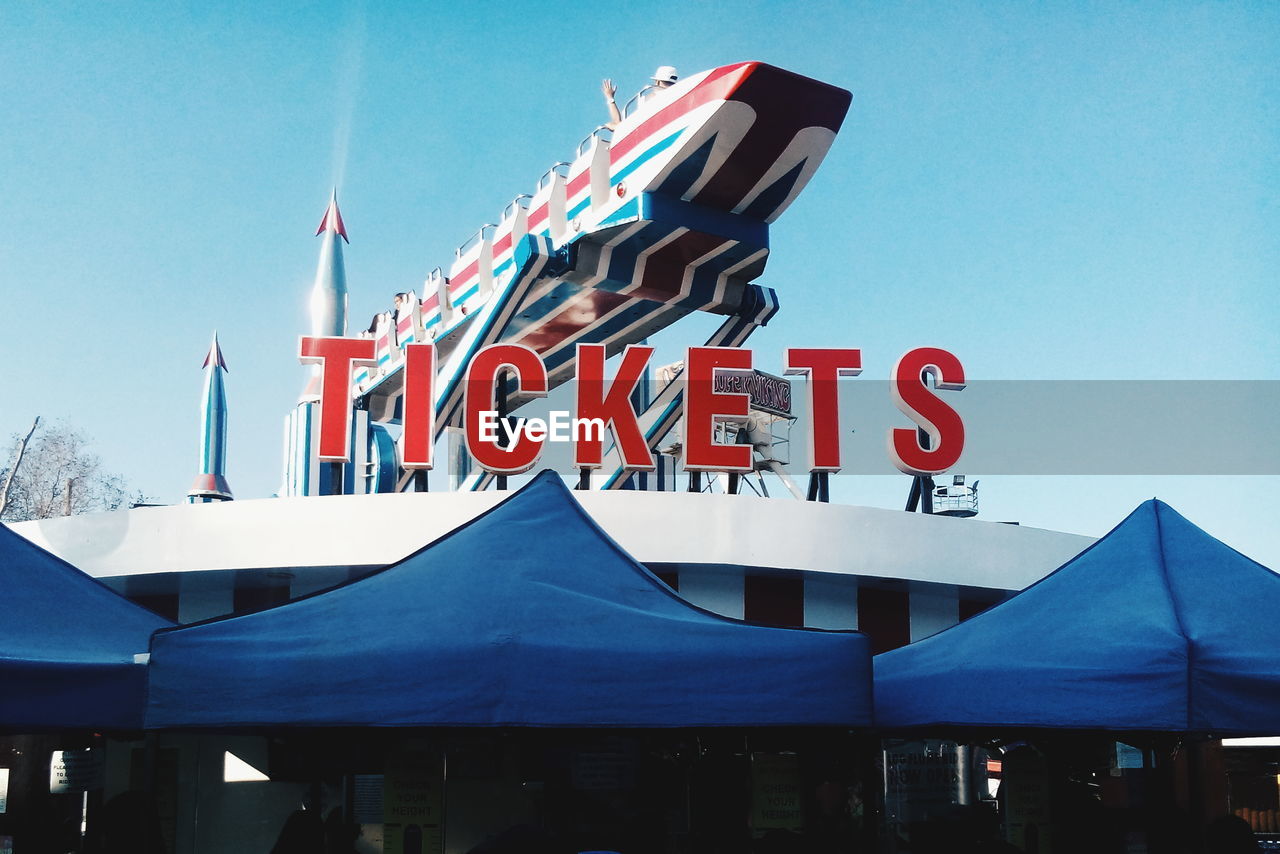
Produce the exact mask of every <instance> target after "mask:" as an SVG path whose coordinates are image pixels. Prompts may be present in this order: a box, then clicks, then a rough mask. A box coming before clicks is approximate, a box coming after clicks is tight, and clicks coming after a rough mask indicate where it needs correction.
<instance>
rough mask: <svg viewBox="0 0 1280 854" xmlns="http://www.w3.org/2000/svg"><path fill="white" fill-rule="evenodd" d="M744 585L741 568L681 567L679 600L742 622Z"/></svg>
mask: <svg viewBox="0 0 1280 854" xmlns="http://www.w3.org/2000/svg"><path fill="white" fill-rule="evenodd" d="M744 586H745V578H744V575H743V572H742V570H741V569H739V568H733V567H710V566H708V567H695V568H692V569H691V568H687V567H683V566H682V567H680V597H681V598H682V599H685V600H687V601H689V602H692V603H693V604H694V605H697V606H698V607H699V608H706V609H707V610H708V611H714V612H715V613H717V614H722V615H724V616H726V617H735V618H737V619H739V620H741V619H742V614H743V607H742V606H743V596H744Z"/></svg>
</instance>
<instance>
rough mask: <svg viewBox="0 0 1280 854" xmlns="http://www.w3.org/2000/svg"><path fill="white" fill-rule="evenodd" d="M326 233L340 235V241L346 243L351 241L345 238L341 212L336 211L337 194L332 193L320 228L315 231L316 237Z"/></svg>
mask: <svg viewBox="0 0 1280 854" xmlns="http://www.w3.org/2000/svg"><path fill="white" fill-rule="evenodd" d="M326 231H332V232H334V233H335V234H338V235H341V237H342V239H343V240H345V241H346V242H347V243H350V242H351V239H350V238H348V237H347V227H346V226H345V225H343V224H342V212H341V211H340V210H338V194H337V193H334V194H333V196H332V197H331V198H330V199H329V207H327V208H325V212H324V219H322V220H320V227H319V228H317V229H316V235H317V236H318V235H321V234H324V233H325V232H326Z"/></svg>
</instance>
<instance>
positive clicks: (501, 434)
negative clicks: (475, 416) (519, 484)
mask: <svg viewBox="0 0 1280 854" xmlns="http://www.w3.org/2000/svg"><path fill="white" fill-rule="evenodd" d="M498 420H499V421H502V422H504V426H505V422H506V420H507V371H505V370H503V371H500V372H499V373H498ZM498 447H499V448H505V447H507V431H506V430H505V429H499V430H498ZM493 485H494V488H495V489H497V490H498V491H499V492H504V491H506V488H507V476H506V475H505V474H500V475H497V476H495V477H494V479H493Z"/></svg>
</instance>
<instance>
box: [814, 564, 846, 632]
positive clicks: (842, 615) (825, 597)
mask: <svg viewBox="0 0 1280 854" xmlns="http://www.w3.org/2000/svg"><path fill="white" fill-rule="evenodd" d="M804 624H805V625H806V626H809V627H811V628H815V629H856V628H857V627H858V579H856V578H852V577H850V576H847V575H828V574H825V573H824V574H821V575H819V574H809V575H805V577H804Z"/></svg>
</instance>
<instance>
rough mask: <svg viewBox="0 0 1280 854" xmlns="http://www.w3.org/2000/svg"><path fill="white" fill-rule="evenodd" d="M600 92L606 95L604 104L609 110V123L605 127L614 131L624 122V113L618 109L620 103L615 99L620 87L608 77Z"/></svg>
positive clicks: (601, 85) (602, 83)
mask: <svg viewBox="0 0 1280 854" xmlns="http://www.w3.org/2000/svg"><path fill="white" fill-rule="evenodd" d="M600 91H601V92H603V93H604V103H605V106H607V107H608V108H609V121H607V122H605V127H607V128H609V129H610V130H613V129H614V128H616V127H617V126H618V123H619V122H621V121H622V112H621V111H620V110H619V109H618V102H617V101H615V100H614V99H613V96H614V95H617V94H618V87H617V86H615V85H614V82H613V81H612V80H610V79H609V78H608V77H606V78H605V79H604V80H603V82H601V84H600Z"/></svg>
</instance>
